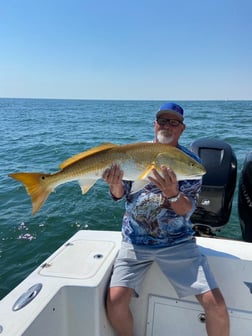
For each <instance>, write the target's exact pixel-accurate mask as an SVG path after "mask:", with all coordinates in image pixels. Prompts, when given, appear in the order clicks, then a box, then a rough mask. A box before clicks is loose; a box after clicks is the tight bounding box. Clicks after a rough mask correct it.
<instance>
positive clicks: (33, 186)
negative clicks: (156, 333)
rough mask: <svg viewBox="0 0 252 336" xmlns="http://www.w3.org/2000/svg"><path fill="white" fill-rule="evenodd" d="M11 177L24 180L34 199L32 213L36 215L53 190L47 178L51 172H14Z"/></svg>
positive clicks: (32, 199)
mask: <svg viewBox="0 0 252 336" xmlns="http://www.w3.org/2000/svg"><path fill="white" fill-rule="evenodd" d="M9 176H10V177H12V178H14V179H16V180H17V181H19V182H22V183H23V184H24V186H25V188H26V191H27V193H28V194H29V195H30V197H31V201H32V214H33V215H34V214H35V213H36V212H37V211H38V210H39V209H40V208H41V206H42V205H43V204H44V203H45V201H46V199H47V197H48V196H49V195H50V193H51V192H52V191H53V188H52V187H50V185H49V184H48V183H46V180H47V178H48V176H50V174H43V173H13V174H9Z"/></svg>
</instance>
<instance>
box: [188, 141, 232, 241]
mask: <svg viewBox="0 0 252 336" xmlns="http://www.w3.org/2000/svg"><path fill="white" fill-rule="evenodd" d="M191 150H192V151H193V152H194V153H196V154H197V155H198V156H199V157H200V158H201V160H202V164H203V166H204V167H205V168H206V171H207V173H206V174H205V175H204V176H203V179H202V188H201V192H200V194H199V199H198V205H197V208H196V210H195V212H194V213H193V215H192V217H191V221H192V223H193V227H194V230H195V232H196V234H198V235H208V236H212V235H214V232H215V231H219V230H220V228H222V227H223V226H225V225H226V224H227V222H228V220H229V217H230V213H231V209H232V201H233V196H234V190H235V185H236V175H237V159H236V156H235V154H234V152H233V150H232V148H231V146H230V145H229V144H227V143H225V142H224V141H222V140H215V139H199V140H196V141H194V142H193V143H192V145H191Z"/></svg>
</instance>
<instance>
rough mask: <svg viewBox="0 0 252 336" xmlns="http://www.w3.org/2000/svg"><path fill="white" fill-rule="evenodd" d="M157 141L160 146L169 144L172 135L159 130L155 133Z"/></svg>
mask: <svg viewBox="0 0 252 336" xmlns="http://www.w3.org/2000/svg"><path fill="white" fill-rule="evenodd" d="M157 140H158V142H159V143H162V144H170V143H171V142H172V140H173V135H172V134H171V133H170V132H167V131H165V130H161V131H159V132H157Z"/></svg>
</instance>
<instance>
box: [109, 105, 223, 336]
mask: <svg viewBox="0 0 252 336" xmlns="http://www.w3.org/2000/svg"><path fill="white" fill-rule="evenodd" d="M183 121H184V111H183V109H182V107H180V106H179V105H177V104H175V103H165V104H164V105H162V106H161V107H160V109H159V110H158V112H157V114H156V121H155V123H154V130H155V142H159V143H164V144H169V145H170V146H174V147H178V148H179V149H181V150H182V151H184V152H186V153H187V154H189V155H190V156H192V157H194V158H195V159H196V160H199V158H197V157H196V155H195V154H193V153H192V152H190V151H188V150H187V149H186V148H184V147H182V146H180V145H179V138H180V136H181V134H182V133H183V131H184V129H185V127H186V126H185V124H184V122H183ZM161 170H162V174H159V173H158V172H157V171H156V170H155V169H153V177H149V180H150V183H149V184H147V185H146V186H145V187H144V188H143V189H142V190H140V191H138V192H136V193H131V192H130V191H131V185H132V182H129V181H123V171H122V170H121V169H120V167H119V166H118V165H112V167H111V168H110V169H107V170H106V171H105V172H104V174H103V178H104V180H105V181H106V182H107V183H108V184H109V188H110V192H111V194H112V196H113V198H114V199H121V198H122V197H125V199H126V212H125V215H124V218H123V224H122V236H123V241H122V246H121V249H120V252H119V255H118V257H117V259H116V261H115V265H114V270H113V274H112V277H111V282H110V289H109V290H108V295H107V315H108V318H109V320H110V323H111V325H112V327H113V328H114V330H115V331H116V333H117V335H118V336H133V316H132V314H131V311H130V309H129V303H130V300H131V297H132V295H134V294H135V295H138V294H139V291H140V286H141V282H142V281H143V278H144V275H145V273H146V272H147V270H148V268H149V267H150V266H151V264H152V262H153V259H154V260H155V261H156V262H157V263H158V265H159V267H160V268H161V270H162V271H163V272H164V274H165V275H166V276H167V278H168V279H169V280H170V281H171V283H172V285H173V286H174V288H175V290H176V292H177V295H178V296H179V297H185V296H189V295H195V296H196V298H197V299H198V301H199V302H200V304H201V305H202V306H203V308H204V310H205V314H206V330H207V333H208V336H228V335H229V317H228V313H227V309H226V305H225V302H224V299H223V296H222V294H221V292H220V290H219V289H218V286H217V284H216V282H215V280H214V277H213V275H212V273H211V271H210V269H209V266H208V264H207V260H206V258H205V257H204V256H202V255H201V253H200V252H199V250H198V247H197V245H196V243H195V238H194V237H193V230H192V227H191V224H190V220H189V219H190V216H191V215H192V213H193V211H194V210H195V202H196V197H197V194H198V193H199V191H200V187H201V181H200V180H188V181H179V182H178V181H177V179H176V175H175V173H174V172H173V171H172V170H171V169H170V168H169V167H164V166H163V167H161ZM160 199H161V200H162V201H160ZM174 261H175V263H174Z"/></svg>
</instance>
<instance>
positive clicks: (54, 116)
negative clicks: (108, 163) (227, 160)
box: [0, 99, 252, 299]
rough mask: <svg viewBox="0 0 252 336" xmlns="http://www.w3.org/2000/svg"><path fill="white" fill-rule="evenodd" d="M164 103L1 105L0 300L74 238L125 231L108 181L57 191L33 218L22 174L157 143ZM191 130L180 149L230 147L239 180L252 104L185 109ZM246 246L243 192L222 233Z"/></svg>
mask: <svg viewBox="0 0 252 336" xmlns="http://www.w3.org/2000/svg"><path fill="white" fill-rule="evenodd" d="M161 103H162V102H161V101H112V100H111V101H109V100H106V101H102V100H51V99H48V100H47V99H0V115H1V122H0V134H1V138H0V139H1V140H0V152H1V155H0V185H1V188H0V299H1V298H2V297H3V296H5V295H6V294H7V293H8V292H9V291H10V290H11V289H12V288H14V287H15V286H16V285H17V284H18V283H19V282H20V281H21V280H22V279H24V278H25V277H26V276H27V275H28V274H29V273H30V272H31V271H32V270H33V269H34V268H35V267H36V266H38V265H39V264H40V263H41V262H42V261H43V260H44V259H45V258H47V257H48V256H49V255H50V254H51V253H52V252H53V251H54V250H55V249H57V248H58V247H59V246H60V245H62V244H63V242H64V241H65V240H66V239H68V238H70V237H71V236H72V235H73V234H74V233H75V232H76V231H78V230H80V229H85V230H120V228H121V218H122V215H123V209H124V205H123V202H120V203H115V202H113V201H112V200H111V199H110V196H109V193H108V188H107V186H106V184H105V183H104V182H103V181H101V180H100V181H98V182H97V184H96V185H95V186H94V187H93V188H92V189H91V190H90V191H89V192H88V193H87V194H86V195H82V194H81V192H80V188H79V186H78V184H77V183H76V182H72V183H68V184H65V185H62V186H60V187H58V188H57V192H56V193H53V194H51V195H50V197H49V198H48V200H47V202H46V203H45V204H44V206H43V207H42V208H41V209H40V211H39V212H38V213H37V214H36V215H34V216H32V215H31V210H32V207H31V202H30V198H29V197H28V195H27V193H26V191H25V189H24V187H23V186H22V185H21V184H20V183H18V182H17V181H15V180H13V179H11V178H9V177H8V174H9V173H12V172H18V171H43V172H54V171H56V170H57V169H58V165H59V164H60V163H61V162H62V161H64V160H65V159H67V158H68V157H70V156H72V155H74V154H76V153H79V152H81V151H84V150H86V149H89V148H91V147H93V146H96V145H99V144H101V143H103V142H114V143H117V144H124V143H130V142H138V141H151V140H152V139H153V121H154V118H155V111H156V110H157V109H158V107H159V106H160V104H161ZM179 103H181V105H182V106H183V107H184V109H185V115H186V120H185V122H186V125H187V128H186V130H185V132H184V134H183V135H182V137H181V142H180V143H181V144H182V145H185V146H190V144H191V143H192V142H193V141H194V140H196V139H199V138H205V137H208V138H215V139H216V138H217V139H221V140H224V141H226V142H227V143H228V144H230V145H231V146H232V148H233V150H234V152H235V154H236V156H237V160H238V177H237V184H238V179H239V174H240V171H241V168H242V164H243V161H244V158H245V156H246V154H247V153H248V152H249V151H251V149H252V135H251V134H252V133H251V117H252V101H181V102H179ZM220 234H221V235H222V236H224V237H228V238H232V239H241V232H240V225H239V220H238V215H237V188H236V191H235V196H234V200H233V208H232V213H231V217H230V221H229V223H228V225H227V226H226V227H225V228H224V229H223V230H222V231H221V233H220Z"/></svg>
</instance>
